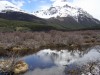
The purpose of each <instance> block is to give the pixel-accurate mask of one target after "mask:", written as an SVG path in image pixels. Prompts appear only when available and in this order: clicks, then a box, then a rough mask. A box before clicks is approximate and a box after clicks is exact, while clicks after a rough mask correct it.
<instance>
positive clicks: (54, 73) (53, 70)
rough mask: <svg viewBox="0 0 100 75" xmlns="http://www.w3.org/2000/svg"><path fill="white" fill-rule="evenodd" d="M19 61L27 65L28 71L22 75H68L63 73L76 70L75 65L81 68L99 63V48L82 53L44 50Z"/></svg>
mask: <svg viewBox="0 0 100 75" xmlns="http://www.w3.org/2000/svg"><path fill="white" fill-rule="evenodd" d="M21 60H24V61H25V62H26V63H27V64H28V65H29V71H28V72H27V73H25V74H24V75H70V74H66V73H65V71H67V70H69V69H71V70H72V68H76V67H75V65H77V66H78V67H80V68H81V66H82V65H85V64H87V63H89V62H97V61H98V62H99V61H100V47H99V46H96V47H93V48H90V49H88V50H85V51H83V52H80V51H78V50H74V51H69V50H61V51H57V50H50V49H44V50H41V51H39V52H37V53H35V54H33V55H29V56H25V57H23V58H21ZM99 71H100V70H99ZM88 75H89V74H88ZM96 75H99V73H98V74H96Z"/></svg>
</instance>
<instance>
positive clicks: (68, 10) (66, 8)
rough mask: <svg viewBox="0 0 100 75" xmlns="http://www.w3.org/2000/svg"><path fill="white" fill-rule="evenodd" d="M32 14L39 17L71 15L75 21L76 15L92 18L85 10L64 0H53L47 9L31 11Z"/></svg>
mask: <svg viewBox="0 0 100 75" xmlns="http://www.w3.org/2000/svg"><path fill="white" fill-rule="evenodd" d="M33 14H34V15H36V16H38V17H40V18H46V19H48V18H51V17H54V18H57V17H68V16H71V17H73V18H74V19H75V20H76V21H78V17H79V15H80V17H89V18H93V17H92V16H91V15H89V14H88V13H87V12H86V11H83V10H82V9H81V8H78V7H73V6H71V4H69V3H68V2H66V0H59V1H58V0H57V1H55V2H54V3H53V4H52V6H51V7H50V8H49V9H47V10H39V11H36V12H33Z"/></svg>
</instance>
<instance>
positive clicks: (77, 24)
mask: <svg viewBox="0 0 100 75" xmlns="http://www.w3.org/2000/svg"><path fill="white" fill-rule="evenodd" d="M58 3H59V2H55V3H54V4H53V5H52V6H51V7H50V8H49V9H47V10H40V11H36V12H34V13H32V14H30V13H27V12H25V11H23V10H22V9H20V8H18V7H17V6H16V5H14V4H12V3H10V2H9V1H3V0H0V31H5V30H6V31H27V30H31V31H41V30H43V31H47V30H81V29H100V21H99V20H97V19H95V18H93V17H92V16H91V15H90V14H88V13H87V12H86V11H84V10H82V9H81V8H76V7H72V6H70V5H69V4H68V3H67V2H65V1H64V0H63V2H61V4H58Z"/></svg>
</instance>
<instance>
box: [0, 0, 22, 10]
mask: <svg viewBox="0 0 100 75" xmlns="http://www.w3.org/2000/svg"><path fill="white" fill-rule="evenodd" d="M5 11H22V10H21V9H20V8H19V7H17V6H16V5H14V4H13V3H11V2H9V1H5V0H0V12H5Z"/></svg>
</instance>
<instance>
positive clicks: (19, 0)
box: [7, 0, 73, 12]
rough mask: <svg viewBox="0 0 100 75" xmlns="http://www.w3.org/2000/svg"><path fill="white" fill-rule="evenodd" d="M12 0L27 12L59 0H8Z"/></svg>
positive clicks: (69, 0) (48, 5)
mask: <svg viewBox="0 0 100 75" xmlns="http://www.w3.org/2000/svg"><path fill="white" fill-rule="evenodd" d="M7 1H10V2H12V3H14V4H16V5H18V6H19V7H21V8H22V9H24V10H26V11H27V12H33V11H36V10H38V9H42V8H46V7H50V6H51V5H52V3H53V2H54V1H58V0H7ZM67 1H68V2H72V1H73V0H67Z"/></svg>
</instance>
